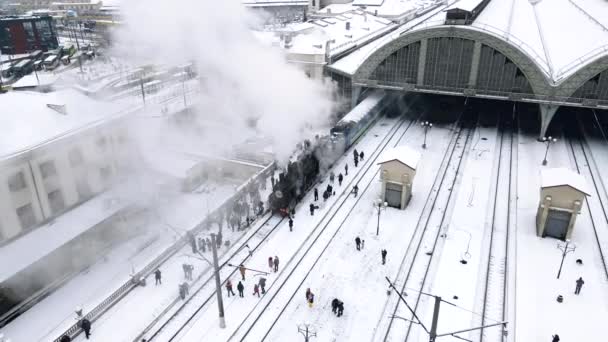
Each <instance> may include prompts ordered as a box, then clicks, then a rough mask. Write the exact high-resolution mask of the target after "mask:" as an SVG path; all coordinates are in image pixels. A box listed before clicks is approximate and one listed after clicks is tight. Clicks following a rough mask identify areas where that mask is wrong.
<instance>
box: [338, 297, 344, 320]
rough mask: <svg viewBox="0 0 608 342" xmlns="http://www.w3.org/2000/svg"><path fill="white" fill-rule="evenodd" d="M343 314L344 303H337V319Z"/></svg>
mask: <svg viewBox="0 0 608 342" xmlns="http://www.w3.org/2000/svg"><path fill="white" fill-rule="evenodd" d="M343 314H344V302H343V301H341V300H340V301H338V317H340V316H342V315H343Z"/></svg>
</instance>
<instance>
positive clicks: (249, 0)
mask: <svg viewBox="0 0 608 342" xmlns="http://www.w3.org/2000/svg"><path fill="white" fill-rule="evenodd" d="M241 2H242V3H243V5H245V6H248V7H274V6H308V0H242V1H241Z"/></svg>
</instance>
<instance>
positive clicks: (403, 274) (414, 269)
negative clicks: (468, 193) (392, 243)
mask: <svg viewBox="0 0 608 342" xmlns="http://www.w3.org/2000/svg"><path fill="white" fill-rule="evenodd" d="M465 110H466V109H465ZM463 116H464V117H463V118H462V123H461V124H460V125H459V128H458V130H457V132H456V133H455V134H454V136H453V139H452V141H451V142H450V145H449V146H448V149H447V150H446V153H445V155H444V157H443V160H442V163H441V166H440V169H439V172H438V173H437V176H436V178H435V181H434V184H433V188H432V189H433V190H432V191H431V192H430V193H429V196H428V197H427V199H426V202H425V206H424V209H423V211H422V214H421V216H420V219H419V220H418V223H417V224H416V228H415V230H414V235H413V236H412V239H411V240H410V244H409V245H408V247H407V250H406V252H405V255H404V258H403V260H402V263H401V266H400V268H399V272H398V274H397V277H396V278H395V279H394V283H395V284H398V285H400V286H401V290H400V292H401V293H405V292H406V289H416V290H413V291H408V294H407V296H408V297H407V298H408V304H411V303H414V298H415V305H414V307H413V310H414V312H416V310H417V308H418V306H419V304H420V299H421V296H420V294H421V291H423V289H424V287H425V283H426V280H427V278H428V275H429V273H430V270H431V267H432V261H433V256H434V255H435V254H436V253H438V251H437V250H436V248H437V245H438V242H439V237H440V236H441V231H442V227H443V226H444V223H445V222H446V218H447V213H448V211H449V207H450V204H451V203H452V202H453V201H452V194H453V193H454V192H455V191H454V187H455V186H456V183H457V180H458V178H459V177H458V176H459V174H460V170H461V166H462V165H463V163H462V161H463V160H464V159H466V158H467V155H468V152H469V151H470V148H471V146H470V145H471V140H472V139H471V137H472V136H473V133H474V131H475V126H476V120H475V119H474V118H473V117H472V116H474V114H472V113H465V114H463ZM467 116H469V117H467ZM429 247H430V249H428V248H429ZM406 269H407V270H406ZM389 300H390V301H393V303H392V307H394V309H392V310H391V312H390V319H389V320H388V324H387V326H386V327H384V326H382V325H379V327H378V328H377V329H378V332H377V333H379V334H382V333H383V332H385V333H384V336H383V338H382V339H381V340H382V341H397V340H405V341H407V340H408V338H409V336H410V333H411V322H412V320H414V319H416V318H415V317H413V316H412V317H410V320H409V321H405V322H404V321H399V323H404V324H397V322H396V319H400V318H402V317H401V315H408V316H409V315H410V314H409V312H405V311H404V312H403V314H401V315H400V310H403V309H404V308H403V306H402V305H401V302H400V301H399V299H398V296H391V299H389ZM388 307H391V306H388Z"/></svg>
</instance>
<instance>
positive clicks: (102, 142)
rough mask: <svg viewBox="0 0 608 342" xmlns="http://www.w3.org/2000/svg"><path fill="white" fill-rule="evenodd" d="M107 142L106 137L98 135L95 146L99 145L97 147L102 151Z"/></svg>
mask: <svg viewBox="0 0 608 342" xmlns="http://www.w3.org/2000/svg"><path fill="white" fill-rule="evenodd" d="M107 143H108V141H107V140H106V137H99V139H97V147H99V149H100V150H102V151H104V150H105V149H106V144H107Z"/></svg>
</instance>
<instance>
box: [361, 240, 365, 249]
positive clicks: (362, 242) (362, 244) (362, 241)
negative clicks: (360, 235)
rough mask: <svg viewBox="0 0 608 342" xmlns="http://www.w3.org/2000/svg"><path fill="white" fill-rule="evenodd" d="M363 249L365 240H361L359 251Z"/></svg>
mask: <svg viewBox="0 0 608 342" xmlns="http://www.w3.org/2000/svg"><path fill="white" fill-rule="evenodd" d="M364 248H365V240H363V239H362V240H361V249H364Z"/></svg>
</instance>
